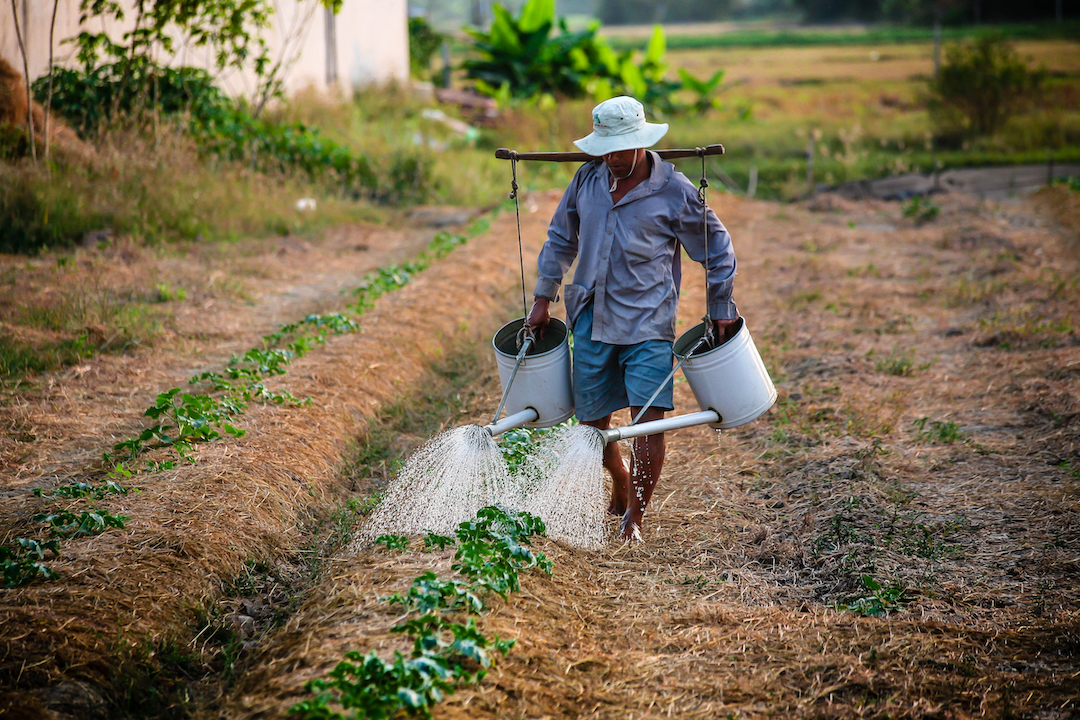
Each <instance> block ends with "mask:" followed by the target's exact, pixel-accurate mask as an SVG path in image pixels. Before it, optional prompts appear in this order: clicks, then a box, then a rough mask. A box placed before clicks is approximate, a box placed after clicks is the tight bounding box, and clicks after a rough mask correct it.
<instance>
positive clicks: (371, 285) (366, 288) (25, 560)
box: [0, 223, 485, 587]
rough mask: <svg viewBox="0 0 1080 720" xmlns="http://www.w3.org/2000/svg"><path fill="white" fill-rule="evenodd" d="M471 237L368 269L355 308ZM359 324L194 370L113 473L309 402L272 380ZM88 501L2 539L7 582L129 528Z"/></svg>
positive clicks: (114, 457)
mask: <svg viewBox="0 0 1080 720" xmlns="http://www.w3.org/2000/svg"><path fill="white" fill-rule="evenodd" d="M484 229H485V228H484V225H483V223H481V224H479V225H476V226H474V227H473V228H470V231H471V232H482V231H483V230H484ZM466 241H467V238H466V237H465V236H464V235H451V234H450V233H446V232H441V233H439V234H437V235H436V236H435V238H434V239H432V241H431V242H430V243H429V244H428V246H427V248H426V249H425V250H424V251H423V252H421V253H420V255H419V256H418V257H417V258H416V259H415V260H412V261H409V262H406V263H403V264H401V265H397V264H395V265H391V266H389V267H384V268H379V269H378V270H376V271H374V272H372V273H370V274H368V275H367V276H366V277H365V278H364V281H363V283H362V284H361V285H360V287H359V288H357V289H356V290H355V291H354V292H353V296H354V302H353V304H352V305H350V306H349V307H348V308H347V310H348V311H349V314H351V315H352V316H354V317H359V316H361V315H363V314H364V313H365V312H366V311H367V309H368V308H371V307H372V306H373V305H374V302H375V300H376V299H377V298H378V297H380V296H381V295H384V294H386V293H388V292H392V291H393V290H396V289H398V288H401V287H403V286H404V285H405V284H407V283H408V282H409V280H410V279H411V278H412V277H413V276H414V275H415V274H416V273H418V272H421V271H423V270H425V269H427V268H428V267H429V266H430V265H431V263H432V262H433V261H435V260H437V259H440V258H442V257H444V256H445V255H446V254H447V253H449V252H450V251H451V250H453V249H454V248H455V247H457V246H458V245H461V244H463V243H465V242H466ZM357 329H359V325H358V324H357V323H356V321H355V320H353V319H352V318H351V317H349V315H347V314H344V313H328V314H325V315H315V314H312V315H308V316H307V317H305V318H304V319H303V320H300V321H298V322H294V323H289V324H286V325H282V326H281V327H280V328H278V330H277V331H275V332H273V333H271V334H269V335H265V336H264V337H263V338H262V340H263V343H262V347H258V348H252V349H251V350H248V351H247V352H246V353H244V354H243V355H240V356H233V357H232V358H231V359H230V360H229V363H228V365H227V366H226V367H225V370H224V372H223V373H218V372H209V371H208V372H203V373H200V374H198V375H196V376H194V377H192V378H191V380H190V383H189V384H190V385H192V386H195V388H194V389H196V390H197V389H202V390H203V392H196V391H192V392H183V391H182V390H181V388H178V387H177V388H170V389H169V390H166V391H164V392H162V393H159V394H158V396H157V398H156V400H155V401H154V403H153V404H152V405H151V406H150V407H148V408H147V409H146V411H145V412H144V413H143V416H144V417H148V418H150V419H151V420H153V421H154V423H153V424H152V425H150V426H149V427H147V428H144V429H143V430H142V431H141V432H139V433H138V434H137V435H135V436H133V437H130V438H127V439H124V440H121V441H120V442H117V443H115V444H114V445H113V448H112V451H111V452H106V453H105V454H104V455H103V460H104V462H105V463H106V465H107V466H108V467H109V468H110V477H111V478H116V479H122V478H131V477H132V476H133V475H135V474H137V473H145V472H159V471H163V470H169V469H172V468H174V467H176V465H177V463H178V462H188V463H194V462H195V461H196V457H195V451H196V448H197V447H198V446H199V445H201V444H203V443H208V442H214V441H216V440H220V439H221V438H223V437H225V436H230V437H234V438H240V437H243V436H244V434H245V432H246V431H245V430H244V429H243V428H241V427H238V426H237V418H238V416H240V415H243V414H244V412H245V410H246V408H247V405H248V403H250V402H258V403H274V404H278V405H289V406H297V405H305V404H308V403H310V398H304V399H299V398H296V397H294V396H293V395H292V393H290V392H289V391H288V390H271V389H270V388H269V387H268V386H267V381H268V380H269V379H271V378H273V377H277V376H280V375H284V374H285V373H286V372H287V369H288V365H289V364H290V363H291V362H292V361H293V360H295V359H296V358H298V357H302V356H303V355H304V354H306V353H307V352H308V351H309V350H310V349H311V348H312V347H314V346H315V345H317V344H322V343H325V342H326V339H327V337H328V336H329V335H331V334H334V335H340V334H344V333H351V332H355V331H356V330H357ZM154 453H156V454H154ZM147 455H151V456H152V457H154V458H155V459H153V460H147V462H146V464H145V465H143V466H142V467H141V468H140V467H138V466H137V463H138V462H139V460H141V459H146V456H147ZM128 492H129V490H128V488H126V487H125V486H123V485H121V484H119V483H118V482H116V481H115V480H113V479H108V480H106V481H105V483H104V484H103V485H94V484H92V483H82V482H77V483H73V484H71V485H65V486H61V487H60V488H57V489H56V490H54V491H51V492H46V491H44V490H42V489H40V488H39V489H36V490H35V491H34V494H35V495H36V496H37V497H39V498H50V499H68V500H79V501H86V500H88V499H90V500H93V499H96V500H101V499H103V498H105V497H107V496H108V495H110V494H117V493H119V494H127V493H128ZM83 505H84V506H85V507H82V508H81V510H80V512H79V513H78V514H76V512H73V511H72V510H71V509H70V508H61V507H54V508H52V509H51V510H47V511H43V512H41V513H38V514H35V515H34V516H33V519H34V521H35V522H41V523H43V524H44V525H45V527H46V533H45V535H46V536H40V537H32V538H25V537H18V538H15V539H14V541H13V542H12V543H11V544H8V545H0V563H2V566H0V567H2V571H3V581H4V586H5V587H19V586H22V585H25V584H27V583H29V582H31V581H33V580H34V579H36V578H41V579H45V580H52V579H56V578H58V577H59V575H58V573H56V571H54V570H52V569H51V568H50V567H49V566H48V564H47V562H48V561H49V560H53V559H55V558H57V557H59V555H60V548H61V543H62V541H64V540H70V539H73V538H77V537H83V536H87V535H97V534H100V533H102V532H105V531H106V530H108V529H110V528H117V529H123V528H124V523H125V522H126V521H127V520H130V518H128V517H125V516H114V515H112V514H110V513H109V512H107V511H105V510H102V509H100V508H98V507H97V506H95V505H92V504H87V503H86V502H83Z"/></svg>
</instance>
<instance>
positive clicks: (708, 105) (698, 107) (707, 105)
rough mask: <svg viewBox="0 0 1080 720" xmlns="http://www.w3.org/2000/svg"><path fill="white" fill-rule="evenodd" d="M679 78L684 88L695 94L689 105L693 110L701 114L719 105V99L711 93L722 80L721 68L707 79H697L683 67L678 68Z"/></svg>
mask: <svg viewBox="0 0 1080 720" xmlns="http://www.w3.org/2000/svg"><path fill="white" fill-rule="evenodd" d="M679 78H680V79H681V80H682V86H683V88H684V89H686V90H690V91H691V92H693V93H695V94H696V95H697V99H696V100H695V101H694V103H693V104H692V105H691V106H690V108H691V109H692V110H693V111H694V112H696V113H698V114H701V113H703V112H707V111H709V110H712V109H713V108H717V107H719V106H720V101H719V100H718V99H717V98H715V97H713V93H714V92H715V91H716V89H717V87H719V85H720V83H721V82H723V80H724V71H723V70H717V71H716V72H715V73H713V76H712V77H711V78H709V79H708V80H698V79H697V78H696V77H694V76H693V75H691V74H690V73H689V72H687V70H686V69H685V68H679Z"/></svg>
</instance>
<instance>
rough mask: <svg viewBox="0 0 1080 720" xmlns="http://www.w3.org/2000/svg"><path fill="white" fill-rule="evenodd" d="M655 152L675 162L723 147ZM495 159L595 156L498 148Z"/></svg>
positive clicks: (718, 152)
mask: <svg viewBox="0 0 1080 720" xmlns="http://www.w3.org/2000/svg"><path fill="white" fill-rule="evenodd" d="M655 152H656V154H657V155H659V156H660V157H662V158H664V159H665V160H676V159H678V158H689V157H702V156H703V155H723V154H724V146H723V145H720V144H719V143H718V144H716V145H706V146H705V147H701V148H674V149H671V150H656V151H655ZM495 157H496V158H497V159H499V160H545V161H547V162H588V161H590V160H596V159H597V157H596V156H595V155H587V154H586V153H582V152H528V153H519V152H517V151H516V150H510V149H509V148H499V149H498V150H496V151H495Z"/></svg>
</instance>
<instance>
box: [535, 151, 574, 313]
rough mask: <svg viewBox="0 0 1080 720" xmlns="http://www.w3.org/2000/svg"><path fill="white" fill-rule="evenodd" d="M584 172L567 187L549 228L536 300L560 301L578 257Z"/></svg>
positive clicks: (539, 268) (543, 251) (538, 259)
mask: <svg viewBox="0 0 1080 720" xmlns="http://www.w3.org/2000/svg"><path fill="white" fill-rule="evenodd" d="M581 172H582V171H581V170H579V171H578V173H577V175H576V176H575V177H574V180H573V182H571V183H570V185H569V186H568V187H567V188H566V192H564V193H563V196H562V200H560V201H559V207H558V208H556V210H555V215H554V216H553V217H552V218H551V224H550V225H549V226H548V236H547V241H546V242H545V243H544V247H543V248H542V249H541V250H540V256H539V257H538V258H537V261H536V265H537V271H538V272H537V278H536V289H535V290H534V291H533V295H534V296H535V297H545V298H553V299H555V298H557V296H558V293H559V287H560V286H561V285H562V281H563V277H564V276H565V275H566V272H567V271H568V270H569V269H570V265H572V264H573V262H574V258H575V257H577V253H578V237H579V235H578V232H579V229H580V219H579V216H578V209H577V200H578V181H579V179H580V178H581Z"/></svg>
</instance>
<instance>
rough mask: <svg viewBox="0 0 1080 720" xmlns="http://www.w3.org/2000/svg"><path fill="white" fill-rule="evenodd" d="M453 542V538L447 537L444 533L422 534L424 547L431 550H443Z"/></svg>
mask: <svg viewBox="0 0 1080 720" xmlns="http://www.w3.org/2000/svg"><path fill="white" fill-rule="evenodd" d="M453 544H454V538H452V537H447V536H446V535H436V534H434V533H428V534H427V535H426V536H424V549H425V550H431V549H433V548H434V549H437V550H445V549H446V548H448V547H451V546H452V545H453Z"/></svg>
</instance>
